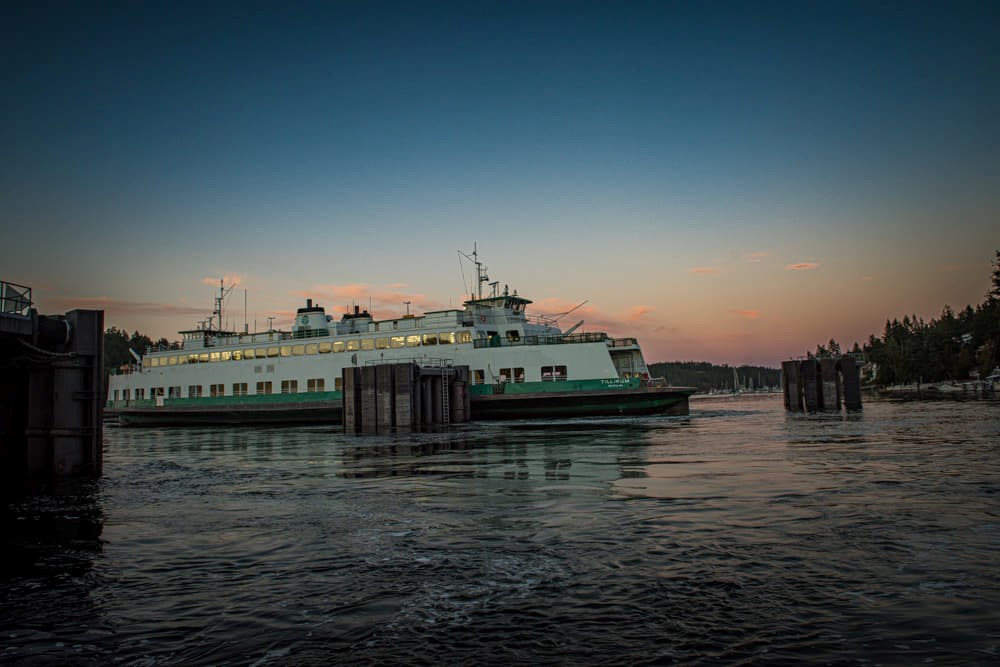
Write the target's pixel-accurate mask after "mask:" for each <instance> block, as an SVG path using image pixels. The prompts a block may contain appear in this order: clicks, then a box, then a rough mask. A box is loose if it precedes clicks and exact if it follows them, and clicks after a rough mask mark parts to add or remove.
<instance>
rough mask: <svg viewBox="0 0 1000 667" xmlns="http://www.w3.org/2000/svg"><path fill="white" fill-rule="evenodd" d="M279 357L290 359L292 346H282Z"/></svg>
mask: <svg viewBox="0 0 1000 667" xmlns="http://www.w3.org/2000/svg"><path fill="white" fill-rule="evenodd" d="M281 356H283V357H290V356H292V346H291V345H282V346H281Z"/></svg>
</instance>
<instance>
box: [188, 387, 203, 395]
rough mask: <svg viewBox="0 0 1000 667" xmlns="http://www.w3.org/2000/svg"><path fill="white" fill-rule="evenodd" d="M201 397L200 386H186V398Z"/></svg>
mask: <svg viewBox="0 0 1000 667" xmlns="http://www.w3.org/2000/svg"><path fill="white" fill-rule="evenodd" d="M200 397H201V385H200V384H192V385H190V386H188V398H200Z"/></svg>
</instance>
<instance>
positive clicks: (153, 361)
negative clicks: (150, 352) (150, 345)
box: [149, 357, 160, 368]
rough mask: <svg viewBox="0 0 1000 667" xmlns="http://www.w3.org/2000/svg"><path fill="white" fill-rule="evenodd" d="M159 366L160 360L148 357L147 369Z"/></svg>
mask: <svg viewBox="0 0 1000 667" xmlns="http://www.w3.org/2000/svg"><path fill="white" fill-rule="evenodd" d="M159 365H160V360H159V359H157V358H156V357H150V358H149V367H150V368H156V367H157V366H159Z"/></svg>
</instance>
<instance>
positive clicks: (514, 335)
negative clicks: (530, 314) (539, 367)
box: [507, 329, 521, 343]
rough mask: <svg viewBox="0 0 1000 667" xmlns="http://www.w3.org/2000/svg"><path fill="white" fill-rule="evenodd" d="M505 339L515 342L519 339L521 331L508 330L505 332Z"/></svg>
mask: <svg viewBox="0 0 1000 667" xmlns="http://www.w3.org/2000/svg"><path fill="white" fill-rule="evenodd" d="M507 340H509V341H510V342H511V343H516V342H517V341H519V340H521V332H520V331H518V330H517V329H511V330H509V331H508V332H507Z"/></svg>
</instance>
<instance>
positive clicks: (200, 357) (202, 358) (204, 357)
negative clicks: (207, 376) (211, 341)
mask: <svg viewBox="0 0 1000 667" xmlns="http://www.w3.org/2000/svg"><path fill="white" fill-rule="evenodd" d="M198 363H204V364H207V363H208V352H202V353H201V354H199V355H198Z"/></svg>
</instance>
